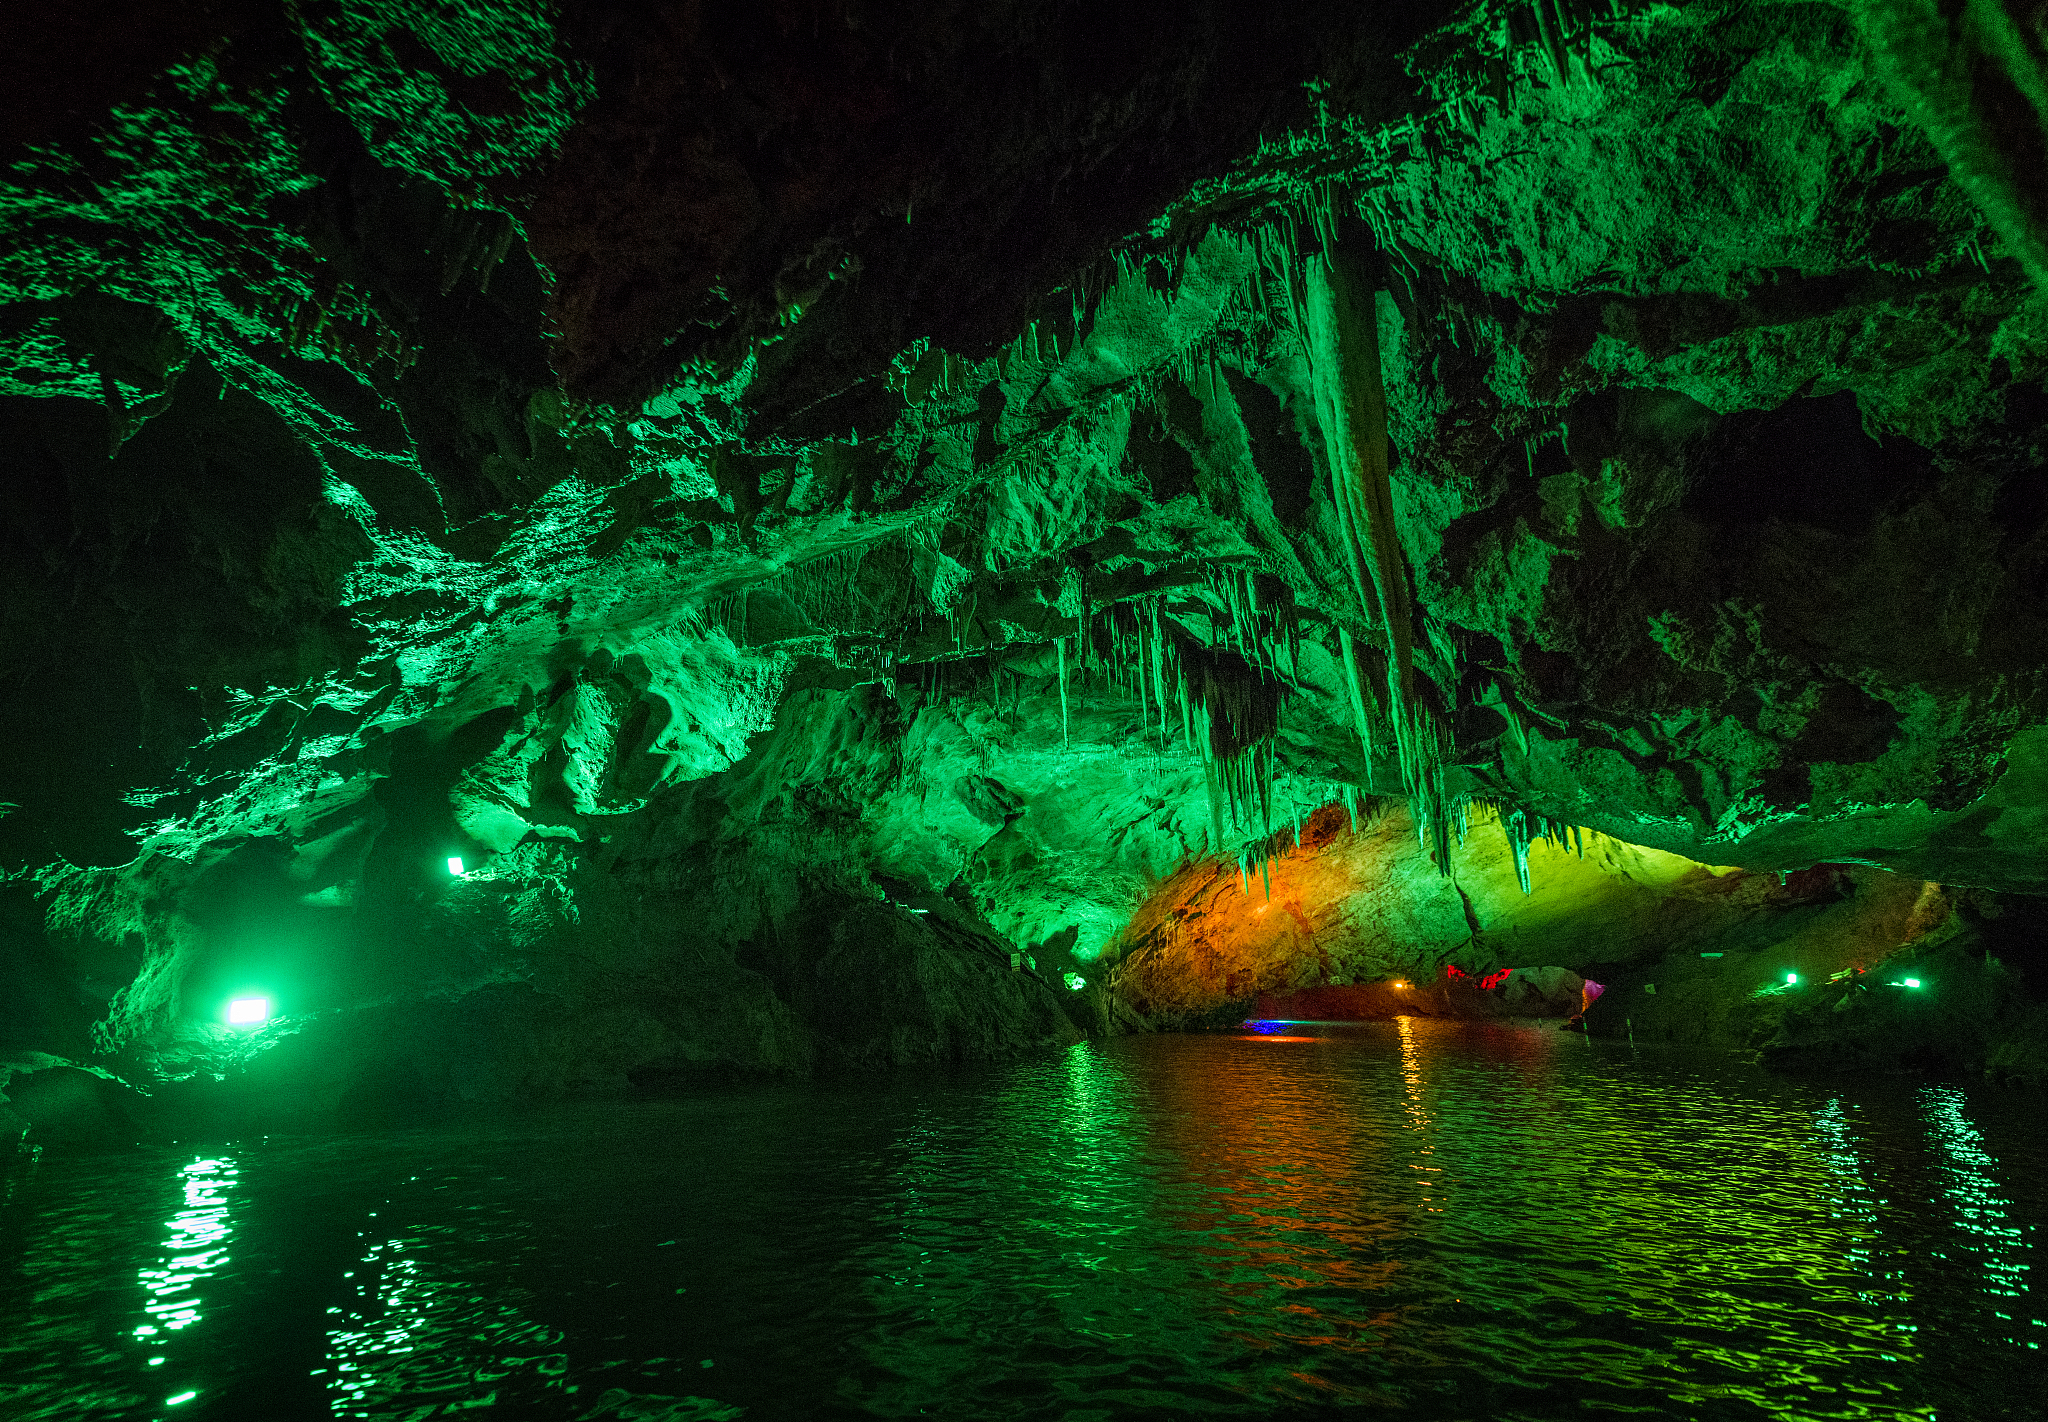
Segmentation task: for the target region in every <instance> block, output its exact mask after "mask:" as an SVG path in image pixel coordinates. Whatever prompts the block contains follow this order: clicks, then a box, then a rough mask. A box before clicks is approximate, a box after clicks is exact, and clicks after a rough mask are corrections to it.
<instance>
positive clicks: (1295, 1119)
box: [0, 1019, 2048, 1422]
mask: <svg viewBox="0 0 2048 1422" xmlns="http://www.w3.org/2000/svg"><path fill="white" fill-rule="evenodd" d="M2032 1105H2033V1103H2032V1102H2031V1101H2028V1100H2025V1099H2023V1098H2018V1097H2007V1096H1999V1095H1995V1094H1986V1093H1983V1092H1976V1091H1970V1090H1964V1089H1961V1088H1955V1087H1947V1086H1941V1087H1926V1088H1916V1087H1911V1086H1906V1087H1899V1088H1890V1087H1886V1086H1884V1085H1883V1084H1878V1085H1875V1086H1872V1085H1869V1084H1857V1085H1856V1086H1854V1087H1853V1088H1850V1087H1844V1086H1842V1085H1840V1084H1834V1085H1821V1084H1813V1083H1802V1082H1796V1081H1784V1080H1777V1079H1773V1078H1769V1077H1766V1076H1763V1075H1761V1074H1759V1073H1756V1072H1754V1071H1751V1070H1749V1069H1747V1068H1742V1067H1737V1066H1733V1065H1730V1064H1727V1063H1719V1062H1703V1061H1697V1060H1692V1059H1688V1058H1684V1057H1678V1056H1671V1057H1659V1056H1657V1055H1656V1054H1654V1053H1651V1052H1647V1051H1646V1052H1644V1053H1641V1054H1636V1053H1633V1052H1631V1051H1630V1050H1629V1049H1628V1048H1627V1047H1626V1045H1625V1044H1613V1043H1607V1042H1593V1041H1588V1040H1587V1039H1585V1038H1582V1037H1578V1036H1576V1035H1572V1034H1564V1033H1558V1032H1556V1031H1554V1030H1552V1031H1541V1030H1535V1029H1523V1028H1518V1027H1514V1026H1511V1025H1506V1024H1457V1023H1437V1022H1431V1021H1428V1020H1426V1019H1410V1020H1405V1021H1401V1022H1397V1023H1392V1024H1384V1023H1381V1024H1362V1025H1353V1026H1348V1027H1342V1026H1320V1025H1317V1024H1290V1030H1289V1031H1288V1032H1287V1033H1286V1034H1284V1035H1281V1034H1257V1033H1250V1034H1245V1035H1243V1036H1237V1035H1229V1036H1211V1037H1185V1038H1151V1039H1126V1040H1120V1041H1116V1042H1110V1043H1091V1044H1084V1045H1082V1046H1080V1047H1077V1048H1075V1049H1073V1050H1072V1051H1070V1052H1067V1053H1064V1054H1062V1055H1060V1056H1057V1057H1050V1058H1042V1059H1037V1060H1033V1061H1027V1062H1023V1063H1019V1064H1016V1065H1013V1066H1007V1067H1002V1068H990V1069H987V1070H977V1071H968V1072H958V1073H940V1074H936V1075H929V1076H924V1077H908V1076H906V1077H899V1078H886V1079H880V1080H870V1081H863V1082H848V1083H836V1084H835V1083H821V1084H818V1085H815V1086H810V1087H802V1088H796V1087H777V1088H762V1089H758V1090H740V1091H733V1092H728V1093H721V1094H718V1095H714V1096H706V1097H703V1098H700V1099H696V1100H690V1101H680V1102H670V1103H657V1104H644V1105H611V1106H602V1107H585V1108H578V1109H574V1110H564V1111H561V1112H555V1113H550V1114H536V1115H533V1116H529V1117H525V1118H522V1119H519V1120H516V1121H499V1122H496V1123H494V1124H490V1125H488V1126H486V1125H483V1124H474V1125H470V1126H466V1127H450V1128H445V1129H436V1130H431V1131H421V1132H418V1133H414V1134H405V1135H396V1136H387V1137H382V1138H361V1139H356V1140H347V1141H320V1140H308V1141H299V1142H289V1141H257V1142H247V1143H243V1144H242V1145H240V1146H238V1147H237V1148H236V1150H235V1151H234V1153H233V1156H232V1158H230V1157H229V1156H227V1155H213V1156H204V1157H201V1158H199V1159H197V1160H195V1159H194V1158H193V1155H192V1153H191V1152H189V1151H187V1152H185V1153H183V1154H182V1155H177V1156H167V1155H164V1154H162V1153H142V1154H139V1155H135V1156H129V1157H123V1158H119V1159H117V1160H111V1161H69V1162H64V1161H46V1162H45V1163H44V1164H43V1165H42V1166H41V1167H39V1168H38V1172H37V1174H36V1176H35V1177H34V1179H33V1180H32V1181H31V1182H30V1183H29V1184H28V1185H27V1186H26V1187H25V1188H24V1189H22V1190H21V1191H20V1192H19V1193H18V1194H17V1196H16V1198H15V1200H14V1201H13V1202H12V1204H10V1205H8V1206H7V1207H6V1208H5V1209H4V1210H0V1229H4V1233H0V1246H4V1253H0V1320H4V1321H5V1322H6V1323H7V1325H8V1326H7V1328H5V1329H4V1330H0V1415H4V1416H6V1417H7V1418H9V1419H10V1422H11V1419H13V1418H15V1417H22V1418H50V1419H58V1418H63V1419H67V1422H68V1419H73V1418H80V1419H84V1418H92V1419H98V1418H117V1417H118V1418H126V1417H145V1416H147V1417H157V1416H161V1417H165V1418H168V1419H171V1422H178V1419H181V1418H183V1417H187V1416H200V1415H205V1416H212V1417H224V1418H239V1417H266V1418H268V1417H279V1418H291V1417H297V1416H308V1417H330V1416H331V1417H341V1418H379V1419H386V1418H388V1419H424V1418H428V1417H435V1418H441V1417H451V1416H455V1415H457V1414H458V1413H466V1412H467V1411H468V1410H470V1409H472V1408H488V1409H490V1410H491V1414H492V1415H497V1416H518V1417H562V1418H575V1419H609V1418H621V1419H626V1418H631V1419H646V1422H685V1419H718V1420H719V1422H731V1419H736V1418H741V1417H747V1418H758V1419H766V1418H781V1417H793V1418H796V1417H800V1418H811V1417H821V1418H825V1417H848V1418H851V1417H911V1416H918V1415H950V1416H957V1417H971V1418H983V1417H987V1418H1011V1417H1014V1418H1047V1419H1050V1418H1066V1417H1090V1418H1122V1417H1183V1416H1196V1415H1212V1414H1215V1415H1233V1416H1245V1417H1265V1416H1275V1415H1279V1416H1288V1415H1315V1414H1320V1413H1323V1412H1326V1411H1330V1410H1333V1409H1340V1408H1341V1409H1344V1410H1347V1411H1355V1410H1375V1411H1388V1412H1398V1413H1399V1414H1401V1415H1402V1416H1404V1417H1413V1418H1430V1419H1438V1418H1441V1419H1451V1418H1504V1419H1514V1418H1528V1419H1534V1418H1551V1417H1567V1416H1569V1417H1574V1418H1576V1417H1580V1416H1583V1415H1585V1414H1586V1413H1587V1412H1589V1411H1591V1412H1617V1413H1630V1414H1633V1415H1636V1416H1641V1417H1653V1418H1685V1419H1722V1418H1727V1419H1737V1418H1740V1419H1763V1418H1771V1419H1803V1418H1813V1419H1820V1418H1828V1419H1858V1418H1867V1419H1879V1418H1882V1419H1887V1422H1889V1419H1897V1418H1902V1417H1921V1418H1939V1419H1941V1422H1958V1420H1959V1419H1962V1420H1963V1422H1967V1419H1971V1418H1979V1417H1981V1418H1987V1419H1989V1418H2022V1419H2024V1418H2030V1417H2031V1418H2039V1417H2042V1416H2043V1415H2044V1414H2043V1411H2042V1409H2041V1406H2040V1399H2041V1398H2042V1397H2044V1396H2048V1386H2044V1385H2048V1370H2044V1367H2043V1360H2044V1356H2048V1350H2042V1349H2040V1348H2039V1347H2037V1346H2030V1345H2034V1344H2038V1343H2039V1342H2042V1341H2048V1322H2043V1318H2044V1311H2043V1310H2042V1309H2041V1308H2040V1307H2039V1306H2038V1305H2036V1304H2035V1303H2034V1302H2033V1301H2032V1299H2031V1298H2030V1296H2029V1295H2028V1294H2027V1293H2026V1291H2025V1281H2026V1279H2027V1277H2028V1271H2029V1270H2030V1269H2031V1268H2032V1266H2033V1263H2034V1257H2035V1252H2036V1248H2037V1240H2038V1230H2036V1229H2035V1227H2034V1226H2035V1224H2036V1223H2037V1222H2038V1221H2039V1220H2040V1219H2041V1218H2042V1217H2043V1213H2044V1210H2048V1197H2044V1195H2043V1187H2044V1172H2043V1170H2042V1166H2043V1164H2044V1163H2048V1161H2044V1155H2043V1148H2042V1144H2041V1142H2040V1141H2039V1139H2038V1138H2037V1135H2036V1133H2035V1132H2034V1129H2033V1111H2032V1109H2031V1108H2032ZM167 1176H168V1177H170V1178H174V1179H175V1180H176V1182H177V1185H176V1189H177V1192H178V1195H177V1198H179V1199H181V1200H182V1208H181V1209H180V1210H179V1211H178V1212H177V1214H176V1216H175V1218H174V1219H173V1221H172V1225H171V1237H170V1241H169V1243H168V1244H166V1243H165V1242H164V1237H163V1234H162V1224H161V1221H162V1220H163V1218H164V1216H163V1213H162V1205H161V1199H162V1195H161V1192H162V1190H163V1188H164V1186H163V1182H164V1181H165V1179H166V1178H167ZM231 1203H232V1205H233V1207H234V1211H235V1215H234V1222H233V1233H232V1236H230V1233H229V1228H230V1225H229V1216H228V1213H227V1211H228V1206H229V1205H230V1204H231ZM230 1238H232V1242H233V1245H234V1248H233V1249H232V1251H230V1250H229V1249H228V1247H227V1246H228V1243H229V1241H230ZM138 1277H140V1278H141V1279H142V1280H143V1283H144V1285H145V1288H146V1289H147V1291H148V1292H147V1298H146V1304H145V1306H146V1308H147V1310H148V1312H147V1314H146V1316H145V1321H144V1322H143V1323H142V1324H141V1325H140V1326H139V1327H138V1326H137V1324H136V1322H135V1313H134V1287H135V1282H134V1281H135V1280H136V1279H137V1278H138ZM144 1330H155V1331H154V1332H145V1331H144ZM138 1344H141V1345H144V1346H143V1347H141V1349H140V1350H139V1351H138V1347H137V1345H138ZM215 1345H218V1346H215ZM2015 1345H2018V1346H2015ZM158 1357H161V1358H163V1359H164V1360H165V1361H164V1362H162V1363H158V1364H152V1363H151V1362H150V1359H152V1358H158ZM289 1384H295V1385H296V1386H298V1387H299V1388H300V1391H299V1392H298V1393H296V1394H293V1395H292V1398H291V1399H290V1400H287V1401H283V1402H280V1401H276V1399H277V1398H279V1397H282V1396H284V1392H283V1391H282V1390H283V1389H285V1388H286V1387H287V1385H289ZM188 1391H189V1392H190V1393H191V1394H192V1395H191V1396H189V1397H187V1398H185V1399H184V1400H183V1401H181V1402H177V1403H173V1402H170V1401H169V1399H171V1398H174V1397H177V1396H179V1395H180V1394H181V1393H184V1392H188Z"/></svg>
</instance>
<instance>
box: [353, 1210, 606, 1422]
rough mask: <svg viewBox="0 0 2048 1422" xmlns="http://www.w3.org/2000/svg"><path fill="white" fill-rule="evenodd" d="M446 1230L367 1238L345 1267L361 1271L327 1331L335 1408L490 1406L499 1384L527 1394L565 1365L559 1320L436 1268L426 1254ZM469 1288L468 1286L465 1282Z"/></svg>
mask: <svg viewBox="0 0 2048 1422" xmlns="http://www.w3.org/2000/svg"><path fill="white" fill-rule="evenodd" d="M449 1234H450V1232H449V1231H447V1230H445V1229H434V1230H424V1231H420V1232H417V1233H415V1234H411V1235H408V1236H405V1237H401V1238H392V1239H384V1240H380V1241H378V1242H377V1243H375V1244H373V1245H371V1246H370V1248H369V1250H368V1251H367V1252H366V1253H365V1254H364V1255H363V1256H362V1260H361V1262H360V1263H359V1264H358V1265H357V1267H356V1269H355V1270H354V1271H352V1272H353V1273H355V1274H356V1275H358V1276H359V1277H361V1278H362V1279H363V1280H364V1283H363V1285H362V1289H361V1294H360V1297H359V1300H358V1302H357V1304H356V1306H355V1307H354V1308H351V1309H348V1310H343V1309H339V1308H331V1309H329V1310H328V1312H329V1313H331V1314H341V1315H342V1316H343V1318H342V1322H340V1323H339V1324H337V1325H336V1326H335V1327H333V1328H331V1329H330V1330H329V1331H328V1334H327V1356H328V1364H329V1369H330V1370H331V1371H330V1373H329V1378H328V1386H329V1388H330V1389H331V1394H332V1407H333V1412H334V1415H335V1416H336V1417H344V1418H414V1417H426V1416H429V1415H434V1414H437V1413H438V1412H439V1411H440V1410H441V1409H444V1408H446V1409H454V1408H465V1407H488V1406H492V1405H493V1404H494V1403H496V1402H497V1401H498V1392H499V1390H500V1385H501V1384H508V1380H509V1385H510V1386H512V1387H513V1388H514V1390H515V1391H517V1392H518V1393H519V1394H520V1396H521V1397H522V1398H526V1399H530V1398H531V1397H532V1396H533V1393H534V1391H535V1390H536V1389H535V1387H534V1386H533V1385H534V1384H535V1382H536V1381H537V1382H538V1386H539V1389H540V1390H543V1391H544V1390H547V1389H552V1388H556V1387H559V1386H560V1385H561V1380H562V1376H563V1374H564V1373H566V1372H567V1371H568V1358H567V1355H566V1354H565V1353H563V1352H561V1351H560V1344H561V1342H562V1335H561V1333H559V1332H558V1331H557V1330H555V1329H552V1328H549V1327H547V1326H546V1325H544V1324H540V1323H536V1322H533V1321H532V1320H530V1319H528V1318H526V1317H525V1316H524V1315H523V1314H522V1313H521V1312H520V1311H519V1310H518V1309H517V1308H516V1307H513V1306H511V1305H509V1304H504V1303H498V1302H493V1301H491V1300H489V1299H487V1298H485V1297H484V1296H482V1295H480V1294H477V1293H475V1292H473V1291H466V1290H465V1289H464V1288H463V1287H461V1286H459V1285H454V1284H450V1283H446V1282H443V1281H442V1280H441V1279H439V1278H437V1277H435V1276H434V1273H433V1272H432V1271H430V1269H429V1267H428V1266H427V1264H426V1263H425V1262H423V1259H422V1258H421V1256H422V1255H425V1254H428V1253H429V1252H430V1251H431V1250H432V1249H433V1248H434V1247H435V1246H437V1245H443V1246H445V1245H446V1244H447V1243H448V1242H449V1240H448V1236H449ZM471 1287H472V1289H473V1287H474V1286H471Z"/></svg>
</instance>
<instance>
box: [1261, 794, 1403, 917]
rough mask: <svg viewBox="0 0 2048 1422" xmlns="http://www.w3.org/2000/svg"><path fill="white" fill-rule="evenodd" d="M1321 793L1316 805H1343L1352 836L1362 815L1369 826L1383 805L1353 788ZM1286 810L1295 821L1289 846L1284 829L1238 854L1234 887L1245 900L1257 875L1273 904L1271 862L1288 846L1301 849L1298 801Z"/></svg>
mask: <svg viewBox="0 0 2048 1422" xmlns="http://www.w3.org/2000/svg"><path fill="white" fill-rule="evenodd" d="M1323 790H1324V793H1323V794H1322V796H1321V797H1319V799H1318V800H1317V802H1316V804H1317V805H1318V806H1320V805H1323V804H1328V803H1330V802H1331V801H1332V800H1333V799H1334V800H1335V801H1336V802H1337V803H1339V804H1341V805H1343V806H1344V809H1345V812H1346V813H1347V814H1349V815H1350V817H1351V832H1352V833H1353V834H1356V833H1358V827H1359V818H1360V816H1361V815H1362V816H1363V817H1364V819H1365V823H1367V824H1371V823H1372V822H1373V821H1374V820H1375V819H1377V818H1378V816H1379V813H1380V810H1381V807H1382V806H1383V805H1384V804H1385V803H1386V802H1385V801H1381V800H1376V799H1374V798H1373V797H1372V796H1370V795H1367V794H1365V793H1364V792H1363V791H1361V790H1360V789H1359V788H1358V787H1357V786H1356V785H1344V784H1333V785H1326V786H1324V787H1323ZM1289 810H1290V812H1291V813H1292V816H1293V819H1294V825H1293V832H1294V838H1293V840H1292V842H1291V844H1290V841H1289V839H1288V830H1287V828H1286V827H1285V826H1283V827H1282V828H1280V829H1277V830H1274V831H1272V832H1271V833H1269V834H1265V835H1261V836H1260V837H1259V838H1257V839H1255V840H1253V841H1252V842H1251V843H1249V844H1246V845H1244V846H1243V847H1242V848H1240V849H1239V850H1238V851H1237V886H1238V888H1239V889H1241V890H1242V891H1243V892H1244V893H1245V895H1246V896H1247V897H1249V896H1250V894H1251V891H1252V875H1253V874H1257V875H1258V876H1259V882H1260V884H1262V885H1263V886H1264V887H1265V891H1266V901H1267V902H1268V903H1271V902H1272V901H1273V861H1274V860H1275V859H1277V858H1279V857H1280V856H1281V855H1283V854H1286V853H1287V852H1288V850H1289V848H1290V847H1291V848H1293V849H1300V848H1301V825H1302V813H1301V804H1300V802H1299V801H1295V802H1294V803H1292V804H1291V805H1290V806H1289ZM1314 812H1315V811H1314V809H1311V810H1310V813H1311V814H1313V813H1314Z"/></svg>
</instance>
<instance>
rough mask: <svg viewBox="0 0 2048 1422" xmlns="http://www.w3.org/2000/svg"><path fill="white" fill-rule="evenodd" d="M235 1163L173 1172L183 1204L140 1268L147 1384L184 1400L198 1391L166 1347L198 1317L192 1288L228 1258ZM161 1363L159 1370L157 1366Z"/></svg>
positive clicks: (140, 1330) (140, 1336)
mask: <svg viewBox="0 0 2048 1422" xmlns="http://www.w3.org/2000/svg"><path fill="white" fill-rule="evenodd" d="M236 1173H237V1172H236V1170H235V1163H234V1161H233V1160H231V1159H227V1158H219V1159H210V1160H209V1159H200V1160H194V1161H193V1162H192V1163H191V1164H189V1165H187V1166H185V1167H184V1168H182V1169H181V1170H179V1172H178V1181H179V1183H180V1184H181V1185H182V1186H183V1187H184V1195H185V1208H184V1209H182V1210H180V1211H178V1213H177V1214H175V1215H172V1216H171V1219H170V1225H169V1227H170V1231H171V1236H170V1238H169V1239H167V1240H165V1241H164V1245H163V1247H164V1249H165V1251H166V1253H165V1254H164V1257H163V1259H162V1261H161V1262H160V1263H158V1264H157V1265H156V1266H155V1267H154V1268H149V1269H143V1270H141V1271H139V1277H140V1279H141V1283H142V1287H143V1288H144V1290H146V1291H147V1292H148V1294H149V1301H148V1302H147V1303H145V1304H144V1305H143V1306H142V1311H143V1313H144V1315H146V1321H145V1322H143V1323H142V1324H140V1325H138V1326H137V1327H136V1329H135V1331H134V1335H133V1336H134V1338H135V1339H136V1341H137V1342H139V1343H140V1344H142V1346H143V1347H144V1348H146V1349H148V1350H149V1352H150V1353H151V1354H152V1355H154V1356H152V1357H151V1358H150V1359H149V1361H148V1366H149V1367H150V1368H151V1372H152V1376H151V1379H150V1381H151V1383H152V1384H156V1383H163V1384H166V1386H165V1388H164V1391H165V1393H166V1394H167V1395H180V1394H183V1395H184V1396H183V1397H181V1400H182V1401H189V1400H190V1398H191V1397H192V1396H196V1395H197V1394H196V1393H195V1392H194V1391H193V1390H192V1389H191V1388H190V1386H189V1385H188V1384H187V1383H186V1380H185V1379H184V1378H183V1377H182V1376H181V1375H180V1373H179V1372H178V1370H177V1367H176V1365H175V1363H174V1362H173V1360H172V1359H171V1355H170V1354H169V1353H168V1352H164V1351H161V1350H165V1349H168V1348H169V1347H170V1345H171V1344H172V1343H173V1342H174V1341H175V1337H174V1335H176V1334H178V1333H180V1332H182V1331H183V1330H184V1329H186V1328H189V1327H191V1326H192V1325H193V1324H195V1323H197V1322H199V1320H200V1317H201V1314H200V1309H201V1307H202V1306H203V1305H204V1304H205V1302H206V1299H205V1297H204V1295H202V1294H199V1293H197V1292H195V1290H197V1289H198V1288H199V1287H200V1286H201V1285H202V1284H204V1283H205V1282H206V1281H207V1280H208V1279H210V1278H212V1277H214V1276H215V1275H216V1274H218V1273H219V1272H220V1271H221V1270H222V1269H223V1268H224V1267H225V1266H226V1265H227V1263H228V1259H229V1255H228V1251H227V1239H228V1236H229V1235H231V1234H233V1233H234V1230H233V1228H232V1226H230V1225H229V1223H228V1204H227V1197H228V1192H229V1191H230V1190H232V1189H233V1188H234V1185H235V1177H236ZM160 1365H167V1366H161V1371H158V1370H157V1369H158V1367H159V1366H160Z"/></svg>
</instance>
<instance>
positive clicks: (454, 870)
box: [448, 854, 462, 874]
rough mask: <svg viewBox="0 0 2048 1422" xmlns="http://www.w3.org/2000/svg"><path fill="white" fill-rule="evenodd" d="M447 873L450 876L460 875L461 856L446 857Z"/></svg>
mask: <svg viewBox="0 0 2048 1422" xmlns="http://www.w3.org/2000/svg"><path fill="white" fill-rule="evenodd" d="M448 872H449V873H450V874H460V873H461V872H462V856H461V855H459V854H451V855H449V856H448Z"/></svg>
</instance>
